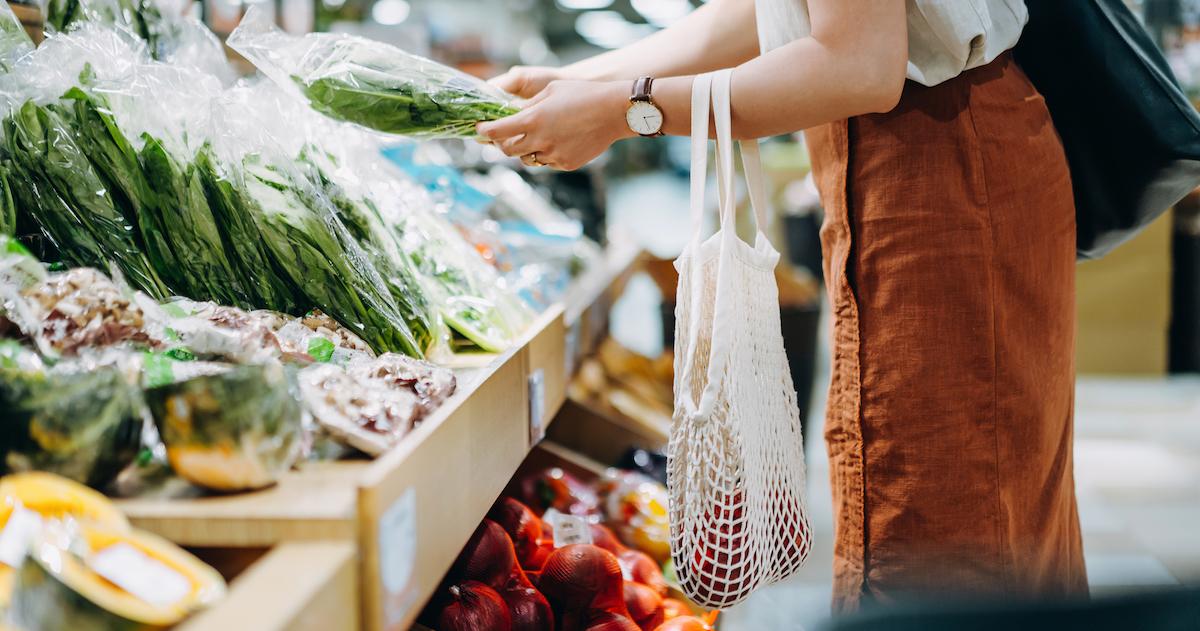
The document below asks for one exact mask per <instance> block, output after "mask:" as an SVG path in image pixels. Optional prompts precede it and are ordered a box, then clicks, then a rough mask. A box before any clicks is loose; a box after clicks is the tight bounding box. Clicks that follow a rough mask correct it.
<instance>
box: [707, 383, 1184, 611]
mask: <svg viewBox="0 0 1200 631" xmlns="http://www.w3.org/2000/svg"><path fill="white" fill-rule="evenodd" d="M1076 400H1077V412H1076V441H1075V458H1076V460H1075V478H1076V487H1077V489H1078V493H1079V513H1080V521H1081V524H1082V527H1083V539H1084V556H1085V557H1086V560H1087V568H1088V580H1089V582H1090V583H1091V589H1092V594H1093V595H1095V596H1104V595H1111V594H1117V593H1128V592H1132V591H1139V590H1146V589H1155V588H1159V587H1164V586H1172V585H1179V584H1185V585H1193V586H1200V537H1197V536H1196V524H1198V523H1200V378H1178V379H1170V380H1165V379H1164V380H1147V379H1116V378H1101V377H1088V376H1082V377H1080V378H1079V383H1078V387H1077V391H1076ZM817 409H820V408H819V407H818V408H817ZM813 418H814V419H817V418H819V415H817V416H814V417H813ZM814 434H816V436H817V437H819V434H817V433H816V432H814ZM808 475H809V506H810V509H811V516H812V521H813V527H814V530H815V533H816V546H815V547H814V549H813V554H812V556H811V557H810V559H809V563H808V565H807V566H806V567H805V568H804V569H803V570H802V571H801V572H800V574H798V575H797V576H796V577H794V578H793V579H792V580H789V581H787V582H785V583H781V584H778V585H774V586H771V587H768V588H766V589H763V590H761V591H759V592H758V593H757V594H755V595H754V596H753V597H752V598H751V599H750V600H749V601H747V602H746V603H744V604H742V605H740V606H738V607H737V608H735V609H733V610H731V611H729V612H727V614H726V616H725V621H724V624H723V625H722V627H721V629H722V631H751V630H754V631H760V630H762V629H779V630H784V629H788V630H791V629H804V628H812V627H814V626H816V623H818V622H819V621H821V620H822V619H824V618H825V617H826V616H828V613H829V596H830V591H829V584H830V580H831V577H832V575H831V572H830V564H831V563H832V558H833V550H832V547H831V538H832V533H833V522H832V512H831V503H830V502H831V499H830V496H829V484H828V476H829V468H828V461H827V459H826V458H825V449H824V445H823V444H821V443H820V441H819V440H818V441H814V442H810V443H809V449H808Z"/></svg>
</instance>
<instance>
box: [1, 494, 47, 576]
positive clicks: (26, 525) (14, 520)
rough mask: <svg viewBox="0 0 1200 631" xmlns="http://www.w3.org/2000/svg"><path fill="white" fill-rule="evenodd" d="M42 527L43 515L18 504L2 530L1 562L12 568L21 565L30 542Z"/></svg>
mask: <svg viewBox="0 0 1200 631" xmlns="http://www.w3.org/2000/svg"><path fill="white" fill-rule="evenodd" d="M41 528H42V516H41V515H39V514H37V513H35V512H33V511H31V510H29V509H28V508H25V507H24V506H21V505H20V504H17V505H16V506H15V507H14V508H13V511H12V513H11V514H10V515H9V516H8V522H6V523H5V524H4V530H2V531H0V563H3V564H4V565H7V566H9V567H11V568H18V567H21V564H22V563H24V561H25V554H26V553H28V552H29V544H30V543H32V542H33V537H34V535H36V534H37V532H38V530H40V529H41Z"/></svg>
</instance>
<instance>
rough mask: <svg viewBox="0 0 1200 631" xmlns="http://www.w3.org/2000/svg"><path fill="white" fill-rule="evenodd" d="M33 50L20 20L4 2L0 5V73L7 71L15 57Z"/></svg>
mask: <svg viewBox="0 0 1200 631" xmlns="http://www.w3.org/2000/svg"><path fill="white" fill-rule="evenodd" d="M31 50H33V41H32V40H30V39H29V34H28V33H26V32H25V27H24V26H21V21H20V20H18V19H17V16H16V15H15V14H14V13H13V12H12V9H10V8H9V7H8V4H7V3H5V4H4V6H0V74H4V73H6V72H8V71H9V69H10V68H12V67H13V65H14V64H15V63H16V61H17V59H20V58H21V57H22V56H24V55H26V54H27V53H29V51H31Z"/></svg>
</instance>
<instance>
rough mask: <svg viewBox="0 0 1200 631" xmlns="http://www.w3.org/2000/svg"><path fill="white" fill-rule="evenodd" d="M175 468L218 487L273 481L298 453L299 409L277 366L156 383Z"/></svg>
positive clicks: (153, 395)
mask: <svg viewBox="0 0 1200 631" xmlns="http://www.w3.org/2000/svg"><path fill="white" fill-rule="evenodd" d="M146 401H147V403H148V404H149V406H150V410H151V412H152V413H153V415H154V419H155V422H156V423H157V424H158V429H159V433H160V435H161V436H162V440H163V443H164V444H165V445H166V446H167V458H168V460H169V461H170V463H171V467H172V468H173V469H174V470H175V472H176V473H178V474H179V475H180V476H182V477H183V478H185V479H187V480H188V481H190V482H192V483H194V484H197V485H200V486H203V487H206V488H210V489H215V490H219V491H240V490H248V489H257V488H262V487H264V486H269V485H271V484H274V483H275V481H276V480H277V479H279V476H280V475H281V474H282V473H283V472H284V471H287V469H288V468H290V467H291V466H292V464H293V463H294V462H295V461H296V459H297V457H299V454H300V437H301V432H302V426H301V409H300V404H299V402H298V401H297V400H296V399H295V397H293V395H292V393H291V389H290V386H289V384H288V379H287V377H286V375H285V371H284V369H283V368H282V367H280V366H278V365H262V366H241V367H236V368H231V369H230V370H228V371H225V372H220V373H218V374H213V375H206V376H200V377H196V378H194V379H189V380H187V381H182V382H179V383H175V384H170V385H164V386H160V387H157V388H151V389H149V390H147V391H146Z"/></svg>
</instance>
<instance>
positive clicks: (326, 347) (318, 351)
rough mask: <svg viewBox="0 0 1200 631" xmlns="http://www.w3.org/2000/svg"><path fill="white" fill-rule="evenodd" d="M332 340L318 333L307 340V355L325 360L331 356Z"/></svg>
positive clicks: (320, 360)
mask: <svg viewBox="0 0 1200 631" xmlns="http://www.w3.org/2000/svg"><path fill="white" fill-rule="evenodd" d="M333 351H334V346H333V342H331V341H329V340H328V339H326V338H324V337H321V336H320V335H318V336H315V337H313V338H312V339H310V340H308V356H309V357H312V358H313V359H315V360H317V361H319V362H327V361H329V360H330V359H331V358H333Z"/></svg>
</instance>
